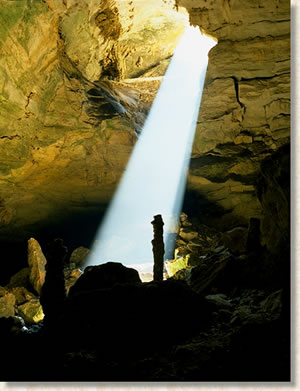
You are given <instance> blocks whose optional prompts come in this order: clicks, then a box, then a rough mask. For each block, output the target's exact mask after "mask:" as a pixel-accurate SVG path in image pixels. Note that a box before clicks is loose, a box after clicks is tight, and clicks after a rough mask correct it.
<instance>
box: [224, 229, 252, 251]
mask: <svg viewBox="0 0 300 391" xmlns="http://www.w3.org/2000/svg"><path fill="white" fill-rule="evenodd" d="M247 238H248V229H247V228H244V227H236V228H233V229H232V230H230V231H226V232H224V233H223V235H222V238H221V243H223V245H224V247H226V248H228V249H229V250H230V251H231V252H232V253H233V254H242V253H244V252H246V250H247Z"/></svg>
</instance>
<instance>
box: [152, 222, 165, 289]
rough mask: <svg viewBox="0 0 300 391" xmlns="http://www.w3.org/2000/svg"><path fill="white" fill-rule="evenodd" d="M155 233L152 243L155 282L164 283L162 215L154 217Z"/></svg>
mask: <svg viewBox="0 0 300 391" xmlns="http://www.w3.org/2000/svg"><path fill="white" fill-rule="evenodd" d="M151 224H152V225H153V231H154V239H153V240H152V241H151V243H152V247H153V249H152V251H153V256H154V266H153V280H154V281H162V280H163V270H164V253H165V247H164V239H163V233H164V230H163V225H164V222H163V219H162V217H161V215H156V216H154V220H153V221H151Z"/></svg>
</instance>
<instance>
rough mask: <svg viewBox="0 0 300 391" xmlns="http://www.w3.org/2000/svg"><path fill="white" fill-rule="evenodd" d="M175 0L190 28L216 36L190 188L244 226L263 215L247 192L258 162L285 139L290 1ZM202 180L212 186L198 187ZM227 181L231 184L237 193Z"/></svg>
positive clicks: (253, 180)
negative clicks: (205, 180)
mask: <svg viewBox="0 0 300 391" xmlns="http://www.w3.org/2000/svg"><path fill="white" fill-rule="evenodd" d="M176 3H177V5H179V6H182V7H185V8H186V9H187V11H188V12H189V18H190V22H191V23H192V24H193V25H198V26H199V27H200V29H201V30H202V31H203V32H205V33H207V34H209V35H211V36H214V37H215V38H217V39H218V44H217V45H216V46H215V47H214V48H213V49H212V50H211V52H210V53H209V64H208V70H207V75H206V82H205V88H204V91H203V98H202V103H201V108H200V112H199V118H198V125H197V131H196V137H195V142H194V148H193V157H194V163H192V169H191V171H190V174H191V175H190V177H189V178H190V181H189V184H188V185H189V188H190V189H191V190H194V191H195V190H196V191H197V192H198V193H199V194H200V195H201V196H202V197H204V198H206V199H207V200H208V202H213V203H217V205H218V206H220V207H221V208H225V209H224V212H225V215H224V218H225V219H227V218H228V214H227V212H226V211H228V208H229V210H230V211H231V214H232V215H235V216H238V215H240V217H242V219H241V221H242V220H244V221H243V222H244V223H245V222H246V220H245V219H244V218H245V217H247V218H248V217H251V216H257V217H260V216H261V210H260V207H259V203H258V202H257V197H256V194H255V188H254V187H253V188H252V190H251V189H250V187H248V189H247V190H245V186H244V185H246V186H248V185H249V184H255V177H257V175H258V172H259V167H260V161H262V160H263V159H264V158H266V157H267V156H270V155H271V154H272V153H274V152H275V151H276V150H278V148H280V147H281V146H283V145H285V144H286V143H288V142H289V135H290V95H289V94H290V73H289V72H290V36H289V33H290V4H289V2H288V1H284V0H282V1H276V2H274V1H260V0H255V1H252V0H247V1H244V2H242V3H241V2H240V1H237V0H225V1H220V0H209V1H207V0H177V1H176ZM204 155H207V156H212V157H213V158H212V159H211V161H210V163H209V166H210V168H209V170H208V169H207V167H208V164H207V165H204V167H203V165H200V163H202V162H203V161H205V159H204ZM197 162H198V163H197ZM221 167H222V168H221ZM237 167H239V169H238V170H237ZM242 167H243V169H242V170H241V168H242ZM208 171H209V173H208ZM208 174H209V175H208ZM197 176H199V177H202V178H203V179H201V178H199V179H198V178H197ZM204 178H206V179H208V180H209V181H210V182H214V183H211V184H210V185H209V186H207V185H202V184H201V185H200V182H201V183H202V182H203V180H204ZM228 179H230V180H234V182H235V183H236V185H235V186H234V190H232V187H231V186H228ZM238 182H240V185H239V184H238ZM196 183H198V185H196ZM212 187H213V188H214V189H212ZM220 187H221V189H222V190H221V192H222V193H223V194H222V195H220V190H217V189H219V188H220ZM225 189H227V190H228V193H227V194H226V192H227V190H225ZM239 189H240V190H239ZM243 205H244V206H243ZM244 213H245V214H244ZM233 220H234V219H233ZM233 226H234V225H233Z"/></svg>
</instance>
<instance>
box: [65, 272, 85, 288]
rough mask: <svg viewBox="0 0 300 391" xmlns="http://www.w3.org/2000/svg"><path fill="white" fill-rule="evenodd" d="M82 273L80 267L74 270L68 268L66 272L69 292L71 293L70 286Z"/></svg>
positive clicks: (66, 284) (66, 283)
mask: <svg viewBox="0 0 300 391" xmlns="http://www.w3.org/2000/svg"><path fill="white" fill-rule="evenodd" d="M82 273H83V272H82V270H80V269H72V270H68V271H67V272H64V275H65V288H66V291H67V294H68V293H69V290H70V288H71V287H72V286H73V285H74V284H75V282H76V281H77V280H78V278H79V277H80V276H81V274H82Z"/></svg>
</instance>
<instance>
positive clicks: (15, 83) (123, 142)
mask: <svg viewBox="0 0 300 391" xmlns="http://www.w3.org/2000/svg"><path fill="white" fill-rule="evenodd" d="M0 21H1V23H0V25H1V27H0V79H1V84H0V86H1V88H0V101H1V106H0V155H1V157H0V188H1V197H0V223H1V224H0V225H1V229H0V233H1V234H2V236H3V237H5V235H7V237H10V235H11V233H12V232H13V233H14V235H15V238H16V239H18V237H20V238H23V237H24V236H25V238H26V239H27V238H28V237H30V236H33V235H34V234H35V233H36V232H37V231H38V230H39V229H41V228H42V227H43V224H44V222H46V221H47V222H48V223H49V222H50V221H52V222H55V221H57V219H58V218H59V216H61V217H62V218H64V217H66V216H67V217H68V216H70V215H72V214H74V213H77V212H82V213H84V211H85V210H86V207H87V206H91V207H92V208H96V209H97V207H99V205H100V206H101V205H103V204H106V203H107V202H108V201H109V200H110V198H111V196H112V194H113V192H114V190H115V188H116V185H117V183H118V181H119V179H120V176H121V174H122V172H123V170H124V168H125V166H126V163H127V160H128V158H129V155H130V153H131V150H132V147H133V146H134V144H135V141H136V135H135V132H134V128H137V129H140V126H141V124H142V123H143V121H144V118H145V113H141V114H139V109H137V106H138V104H142V102H141V100H140V99H139V97H140V93H139V92H136V91H135V89H132V86H131V85H128V86H127V84H126V83H121V84H120V80H121V79H123V78H126V77H131V76H132V75H133V74H135V73H137V72H138V73H139V72H142V73H143V72H145V71H146V70H148V69H149V68H151V67H152V66H156V65H158V64H160V62H161V61H164V60H165V59H166V58H168V57H170V55H171V54H172V53H173V51H174V48H175V46H176V44H177V42H178V39H179V37H180V35H181V33H182V30H183V28H184V27H185V25H186V24H187V17H186V16H185V15H183V14H178V13H177V12H176V11H175V10H174V9H172V7H169V6H167V5H166V4H165V3H164V2H163V1H161V0H157V1H155V4H149V3H148V2H144V1H142V2H141V1H140V0H132V1H130V0H128V1H127V0H125V1H123V0H105V1H101V2H100V1H94V0H83V1H80V2H77V1H73V0H71V1H63V2H60V1H59V2H57V1H52V0H47V1H34V2H32V3H31V2H29V3H28V2H27V1H25V0H20V1H18V2H11V1H4V2H2V3H1V5H0ZM149 23H150V24H151V25H149ZM167 41H168V42H169V44H167ZM160 75H161V74H160ZM150 95H151V94H150ZM152 95H153V94H152ZM138 101H139V102H138ZM145 103H146V102H145ZM148 107H149V106H148Z"/></svg>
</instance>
